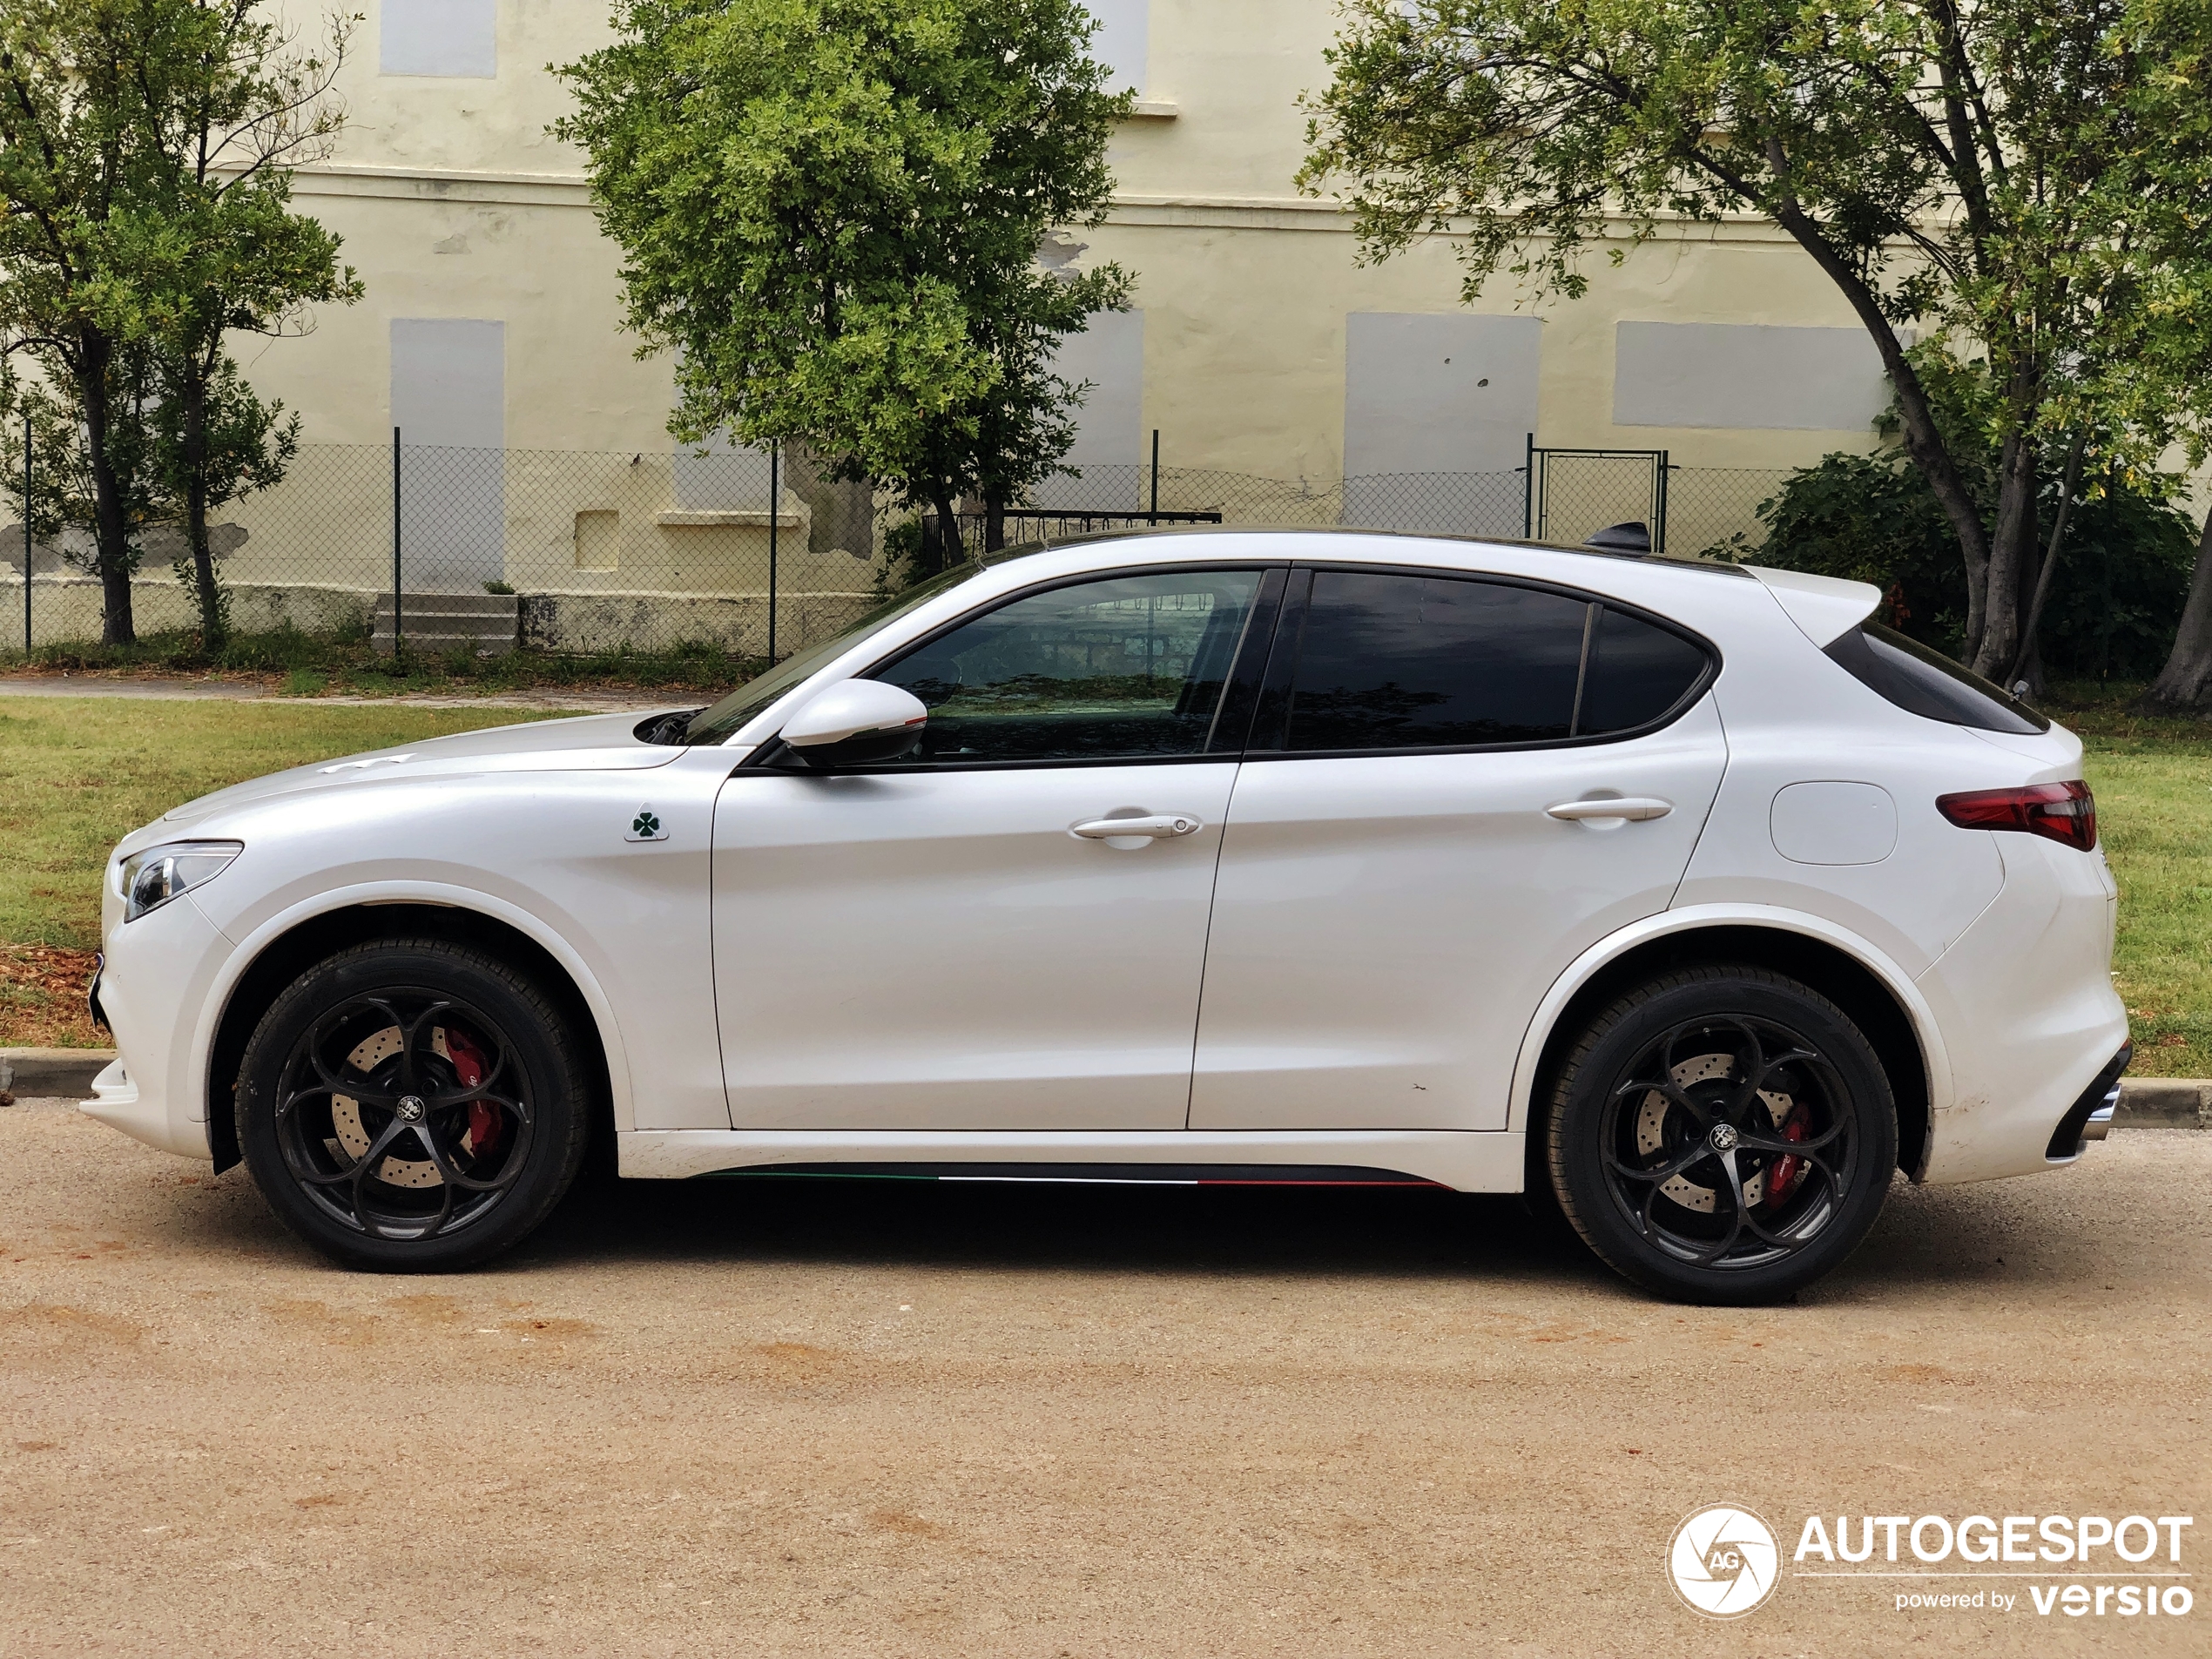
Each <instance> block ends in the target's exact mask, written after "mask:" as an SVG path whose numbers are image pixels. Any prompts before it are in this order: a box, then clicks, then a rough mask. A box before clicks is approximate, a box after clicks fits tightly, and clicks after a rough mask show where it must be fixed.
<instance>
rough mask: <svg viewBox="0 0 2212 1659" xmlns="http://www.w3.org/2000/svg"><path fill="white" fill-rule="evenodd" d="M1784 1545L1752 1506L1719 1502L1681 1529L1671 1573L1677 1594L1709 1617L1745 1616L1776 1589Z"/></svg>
mask: <svg viewBox="0 0 2212 1659" xmlns="http://www.w3.org/2000/svg"><path fill="white" fill-rule="evenodd" d="M1781 1559H1782V1550H1781V1547H1780V1546H1779V1545H1777V1543H1776V1542H1775V1541H1774V1533H1773V1530H1772V1529H1771V1528H1770V1527H1768V1525H1767V1524H1766V1522H1764V1521H1761V1520H1760V1519H1759V1518H1758V1517H1757V1515H1755V1514H1752V1513H1751V1512H1750V1510H1749V1509H1739V1508H1737V1507H1736V1506H1735V1505H1733V1504H1725V1503H1716V1504H1711V1505H1709V1506H1708V1507H1705V1508H1703V1509H1700V1510H1699V1511H1698V1512H1697V1513H1696V1514H1694V1515H1692V1516H1690V1517H1689V1519H1688V1520H1687V1521H1683V1523H1682V1525H1681V1526H1680V1527H1677V1528H1676V1531H1675V1543H1674V1548H1673V1549H1672V1550H1671V1551H1670V1552H1669V1554H1668V1558H1667V1575H1668V1577H1669V1578H1670V1579H1672V1580H1673V1581H1674V1586H1675V1594H1676V1595H1679V1596H1681V1597H1682V1599H1683V1601H1685V1602H1688V1603H1689V1605H1690V1607H1691V1608H1692V1609H1693V1610H1695V1611H1696V1612H1699V1613H1702V1614H1703V1615H1705V1616H1706V1617H1707V1618H1709V1619H1740V1618H1742V1617H1743V1615H1745V1614H1746V1613H1749V1612H1750V1611H1751V1609H1752V1608H1756V1607H1757V1606H1758V1605H1759V1604H1760V1603H1761V1602H1764V1601H1765V1600H1766V1599H1767V1597H1768V1596H1770V1595H1773V1594H1774V1585H1775V1581H1776V1579H1777V1577H1779V1576H1780V1573H1779V1568H1780V1565H1781Z"/></svg>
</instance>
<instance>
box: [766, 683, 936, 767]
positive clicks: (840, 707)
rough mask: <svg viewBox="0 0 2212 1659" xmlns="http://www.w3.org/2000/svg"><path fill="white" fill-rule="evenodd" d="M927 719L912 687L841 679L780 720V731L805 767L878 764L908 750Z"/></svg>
mask: <svg viewBox="0 0 2212 1659" xmlns="http://www.w3.org/2000/svg"><path fill="white" fill-rule="evenodd" d="M928 719H929V711H928V710H927V708H925V707H923V706H922V702H921V698H918V697H916V696H915V695H914V693H913V692H912V691H904V690H901V689H900V687H898V686H896V685H884V684H883V683H882V682H881V681H880V680H846V681H844V682H843V683H841V684H840V685H833V686H831V687H830V688H829V690H827V691H824V692H822V693H821V695H820V696H819V697H816V698H813V700H812V701H811V702H809V703H808V704H807V705H806V706H805V707H804V708H802V709H800V710H799V712H798V713H796V714H794V715H792V717H791V718H790V719H788V720H786V722H784V729H783V732H782V733H781V734H780V735H781V736H782V738H783V740H784V743H785V745H786V746H787V747H788V748H789V749H790V750H791V752H792V759H795V760H797V761H798V762H799V764H800V765H805V766H807V767H810V768H813V769H818V770H827V769H831V768H834V767H838V766H870V765H883V764H884V763H885V762H886V761H891V760H896V759H900V757H901V756H903V755H906V754H907V753H909V752H912V750H913V748H914V745H915V744H917V743H919V742H920V741H921V730H922V727H923V726H924V725H926V724H927V721H928Z"/></svg>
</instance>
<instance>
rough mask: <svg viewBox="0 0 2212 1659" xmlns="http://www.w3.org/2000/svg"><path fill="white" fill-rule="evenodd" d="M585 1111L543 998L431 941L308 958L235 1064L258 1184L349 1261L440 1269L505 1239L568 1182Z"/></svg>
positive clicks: (540, 1215) (534, 1220)
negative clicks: (316, 961) (314, 961)
mask: <svg viewBox="0 0 2212 1659" xmlns="http://www.w3.org/2000/svg"><path fill="white" fill-rule="evenodd" d="M588 1123H589V1113H588V1111H587V1109H586V1105H585V1098H584V1091H583V1087H582V1072H581V1069H580V1068H579V1066H578V1064H577V1055H575V1053H574V1050H573V1046H572V1044H571V1043H570V1041H569V1039H568V1036H567V1035H566V1033H565V1030H564V1027H563V1020H562V1018H561V1015H560V1013H559V1011H558V1009H557V1008H556V1007H555V1005H554V1004H553V1002H552V1001H551V1000H550V999H549V998H548V997H547V996H545V995H544V994H543V992H542V991H541V990H540V988H538V987H536V985H534V984H532V983H531V982H530V981H529V980H528V979H526V978H524V977H523V976H522V975H520V974H516V973H514V972H513V971H512V970H511V969H509V968H506V967H504V966H503V965H502V964H501V963H499V962H498V961H496V960H494V959H493V958H491V957H489V956H488V955H486V954H482V953H481V952H478V951H475V950H473V949H470V948H467V947H463V946H457V945H453V944H450V943H447V942H445V941H434V940H409V941H380V942H377V943H374V944H368V945H363V946H361V947H358V948H355V949H354V950H350V951H347V952H344V953H342V954H339V955H337V956H334V957H333V958H331V959H330V960H329V961H325V962H323V963H322V964H320V966H319V967H317V968H313V969H311V970H310V971H309V972H308V973H307V974H304V975H303V976H302V977H301V978H300V980H299V981H298V982H296V983H295V984H294V985H293V987H292V988H290V989H289V990H287V992H286V993H285V994H284V995H282V996H281V997H280V998H279V999H278V1000H277V1001H276V1003H275V1005H274V1006H273V1007H272V1008H270V1010H269V1011H268V1013H267V1014H266V1015H264V1016H263V1018H262V1021H261V1022H260V1026H259V1027H258V1028H256V1030H255V1032H254V1035H253V1040H252V1042H250V1043H249V1044H248V1045H247V1048H246V1055H245V1057H244V1060H243V1062H242V1063H241V1065H240V1067H239V1084H238V1131H239V1149H240V1150H241V1151H242V1153H243V1154H244V1157H245V1160H246V1166H247V1168H248V1169H249V1170H251V1171H252V1172H253V1178H254V1181H255V1183H256V1184H258V1185H259V1186H260V1189H261V1191H262V1192H263V1194H264V1195H265V1196H266V1197H267V1198H268V1200H269V1202H270V1203H271V1204H272V1205H273V1206H274V1207H275V1209H276V1211H277V1212H278V1213H279V1214H280V1216H281V1217H283V1218H284V1220H285V1221H286V1222H287V1224H289V1225H290V1226H291V1227H292V1228H293V1231H296V1232H298V1233H299V1234H300V1236H301V1237H303V1238H306V1239H307V1241H308V1242H309V1243H310V1244H314V1245H315V1246H316V1247H317V1248H318V1249H320V1250H321V1251H324V1252H325V1253H326V1254H327V1255H330V1256H332V1257H334V1258H336V1259H338V1260H339V1261H341V1262H343V1263H344V1264H347V1265H348V1266H353V1267H363V1268H370V1269H375V1270H381V1271H403V1272H419V1271H439V1270H442V1269H447V1268H456V1267H466V1266H470V1265H473V1264H475V1263H478V1262H481V1261H482V1260H484V1259H486V1258H489V1257H490V1256H492V1255H494V1254H496V1253H497V1252H498V1251H502V1250H504V1249H506V1248H508V1247H509V1245H511V1244H514V1243H516V1241H517V1240H518V1239H520V1238H523V1235H525V1234H526V1233H528V1232H529V1231H530V1230H531V1229H533V1228H534V1227H536V1225H537V1224H538V1223H539V1222H541V1221H543V1219H544V1217H545V1216H546V1214H547V1213H548V1212H549V1211H550V1210H551V1209H552V1207H553V1205H554V1204H556V1203H557V1202H558V1201H559V1199H560V1197H561V1195H562V1193H563V1191H565V1190H567V1188H568V1186H569V1184H570V1182H571V1181H572V1180H573V1179H574V1178H575V1176H576V1172H577V1166H578V1165H579V1163H581V1161H582V1158H583V1145H584V1139H585V1131H586V1129H587V1126H588Z"/></svg>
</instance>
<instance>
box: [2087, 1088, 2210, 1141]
mask: <svg viewBox="0 0 2212 1659" xmlns="http://www.w3.org/2000/svg"><path fill="white" fill-rule="evenodd" d="M2112 1122H2113V1126H2114V1128H2115V1129H2126V1128H2128V1127H2129V1126H2131V1125H2132V1126H2133V1127H2134V1128H2136V1129H2212V1081H2208V1080H2206V1079H2204V1078H2202V1077H2129V1078H2126V1079H2123V1080H2122V1082H2121V1085H2120V1109H2119V1110H2118V1111H2116V1112H2114V1114H2113V1115H2112Z"/></svg>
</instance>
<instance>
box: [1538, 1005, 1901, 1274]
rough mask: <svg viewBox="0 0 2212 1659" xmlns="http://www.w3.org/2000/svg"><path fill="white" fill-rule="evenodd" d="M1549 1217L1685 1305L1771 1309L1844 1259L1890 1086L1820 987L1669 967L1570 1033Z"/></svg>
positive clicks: (1881, 1155)
mask: <svg viewBox="0 0 2212 1659" xmlns="http://www.w3.org/2000/svg"><path fill="white" fill-rule="evenodd" d="M1545 1133H1546V1136H1547V1144H1546V1148H1545V1150H1546V1152H1547V1154H1548V1160H1549V1165H1550V1173H1551V1181H1552V1186H1553V1190H1554V1192H1555V1193H1556V1194H1557V1196H1558V1198H1559V1202H1560V1205H1561V1209H1562V1210H1564V1211H1565V1212H1566V1214H1567V1217H1568V1220H1570V1221H1571V1222H1572V1223H1573V1224H1574V1225H1575V1231H1577V1232H1579V1233H1580V1234H1581V1237H1582V1238H1583V1240H1584V1241H1585V1242H1586V1243H1587V1244H1588V1245H1589V1247H1590V1248H1591V1249H1592V1250H1594V1251H1596V1252H1597V1254H1598V1255H1599V1256H1600V1257H1601V1258H1603V1259H1604V1260H1605V1261H1606V1262H1607V1263H1608V1264H1609V1265H1611V1266H1612V1267H1613V1268H1615V1270H1616V1271H1619V1272H1621V1273H1622V1274H1623V1275H1625V1276H1626V1277H1627V1278H1631V1279H1633V1280H1635V1281H1636V1282H1637V1283H1638V1284H1641V1285H1646V1286H1648V1287H1649V1288H1650V1289H1652V1290H1655V1291H1660V1292H1661V1293H1662V1294H1664V1295H1668V1296H1671V1297H1676V1298H1680V1299H1682V1300H1684V1301H1690V1302H1703V1303H1716V1304H1743V1303H1757V1302H1764V1301H1771V1300H1774V1299H1776V1298H1781V1297H1785V1296H1787V1295H1789V1294H1791V1292H1792V1291H1796V1290H1797V1289H1798V1288H1800V1287H1801V1286H1803V1285H1808V1284H1810V1283H1811V1282H1812V1281H1813V1280H1814V1279H1817V1278H1819V1277H1820V1276H1821V1275H1822V1274H1824V1273H1825V1272H1827V1271H1829V1270H1830V1269H1831V1268H1832V1267H1834V1266H1836V1265H1837V1264H1838V1263H1839V1262H1841V1261H1842V1260H1843V1259H1844V1257H1846V1256H1848V1255H1849V1254H1850V1253H1851V1251H1852V1250H1853V1249H1854V1248H1855V1247H1856V1246H1857V1245H1858V1243H1859V1241H1860V1240H1861V1239H1863V1238H1865V1236H1866V1233H1867V1231H1868V1230H1869V1229H1870V1228H1871V1227H1872V1226H1873V1224H1874V1219H1875V1217H1877V1216H1878V1215H1879V1214H1880V1212H1881V1208H1882V1201H1883V1198H1884V1197H1885V1195H1886V1193H1887V1191H1888V1189H1889V1184H1890V1177H1891V1174H1892V1171H1893V1170H1894V1169H1895V1168H1896V1165H1897V1110H1896V1106H1895V1103H1894V1102H1893V1100H1892V1096H1891V1093H1890V1087H1889V1080H1888V1078H1887V1076H1885V1074H1884V1072H1883V1070H1882V1066H1881V1062H1880V1061H1879V1060H1878V1059H1877V1058H1876V1056H1875V1054H1874V1051H1873V1049H1872V1047H1871V1045H1870V1044H1869V1043H1868V1042H1867V1041H1866V1039H1865V1036H1864V1035H1861V1034H1860V1032H1859V1030H1858V1027H1857V1026H1855V1025H1853V1024H1852V1023H1851V1020H1850V1019H1849V1018H1848V1017H1847V1016H1846V1015H1844V1012H1843V1011H1842V1010H1841V1009H1840V1008H1837V1007H1836V1005H1835V1004H1834V1003H1832V1002H1831V1001H1828V999H1827V998H1825V997H1824V996H1822V995H1820V994H1819V993H1818V992H1817V991H1814V990H1812V989H1811V988H1808V987H1806V986H1804V985H1801V984H1798V983H1797V982H1796V981H1792V980H1790V979H1787V978H1784V976H1782V975H1780V974H1774V973H1771V972H1769V971H1768V970H1766V969H1764V968H1750V967H1740V968H1730V967H1716V968H1689V969H1683V970H1682V971H1679V972H1676V973H1674V974H1668V975H1667V976H1665V977H1663V978H1661V979H1658V980H1656V981H1652V982H1651V983H1650V984H1649V985H1646V986H1643V987H1642V988H1639V989H1637V990H1635V991H1634V992H1631V993H1629V995H1626V996H1623V997H1622V998H1621V999H1620V1000H1619V1001H1616V1002H1615V1003H1614V1004H1613V1005H1612V1006H1611V1007H1610V1008H1607V1009H1605V1010H1604V1011H1603V1012H1602V1013H1601V1014H1600V1015H1598V1016H1597V1018H1596V1019H1595V1020H1594V1021H1592V1022H1590V1024H1589V1025H1588V1028H1586V1029H1585V1030H1584V1031H1583V1033H1582V1034H1581V1038H1580V1040H1579V1041H1578V1042H1576V1043H1575V1047H1574V1049H1573V1050H1572V1051H1571V1052H1570V1054H1569V1055H1568V1058H1567V1061H1566V1063H1565V1064H1564V1065H1563V1066H1562V1067H1561V1069H1560V1072H1559V1075H1558V1078H1557V1082H1556V1085H1555V1087H1554V1091H1553V1094H1552V1097H1551V1101H1550V1115H1549V1119H1548V1123H1547V1124H1546V1125H1545Z"/></svg>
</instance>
